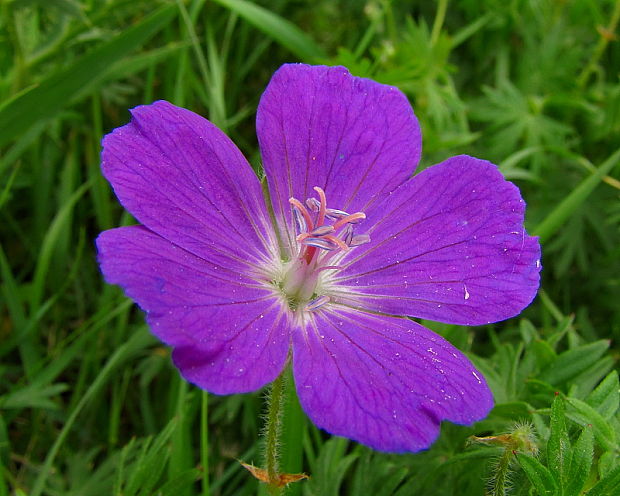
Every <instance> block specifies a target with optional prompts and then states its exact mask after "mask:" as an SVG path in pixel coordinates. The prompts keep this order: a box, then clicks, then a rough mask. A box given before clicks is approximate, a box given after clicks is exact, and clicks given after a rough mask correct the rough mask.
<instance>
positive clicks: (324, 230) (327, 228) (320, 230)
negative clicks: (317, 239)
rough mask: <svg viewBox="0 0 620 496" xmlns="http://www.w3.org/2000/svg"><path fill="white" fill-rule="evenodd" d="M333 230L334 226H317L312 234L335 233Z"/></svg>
mask: <svg viewBox="0 0 620 496" xmlns="http://www.w3.org/2000/svg"><path fill="white" fill-rule="evenodd" d="M333 232H334V226H321V227H317V228H316V229H315V230H314V231H312V232H311V233H310V234H312V236H325V235H326V234H329V233H333Z"/></svg>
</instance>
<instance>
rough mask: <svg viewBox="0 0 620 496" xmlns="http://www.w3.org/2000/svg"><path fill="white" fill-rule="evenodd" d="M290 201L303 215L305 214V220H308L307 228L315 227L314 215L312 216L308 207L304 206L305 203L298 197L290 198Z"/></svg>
mask: <svg viewBox="0 0 620 496" xmlns="http://www.w3.org/2000/svg"><path fill="white" fill-rule="evenodd" d="M288 202H289V203H290V204H291V205H293V207H294V208H296V209H297V210H299V213H300V214H301V215H303V217H304V220H305V221H306V227H307V229H310V230H312V229H314V222H312V217H310V213H309V212H308V210H306V207H304V206H303V204H302V203H301V202H300V201H299V200H297V199H296V198H289V199H288Z"/></svg>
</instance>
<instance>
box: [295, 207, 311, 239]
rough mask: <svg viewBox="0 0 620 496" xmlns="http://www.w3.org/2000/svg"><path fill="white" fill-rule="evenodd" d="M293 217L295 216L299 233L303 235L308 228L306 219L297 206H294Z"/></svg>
mask: <svg viewBox="0 0 620 496" xmlns="http://www.w3.org/2000/svg"><path fill="white" fill-rule="evenodd" d="M293 217H294V218H295V227H297V234H299V235H301V234H302V233H305V232H306V231H307V230H308V226H307V225H306V220H305V219H304V216H303V215H302V214H301V212H300V211H299V209H298V208H297V207H293Z"/></svg>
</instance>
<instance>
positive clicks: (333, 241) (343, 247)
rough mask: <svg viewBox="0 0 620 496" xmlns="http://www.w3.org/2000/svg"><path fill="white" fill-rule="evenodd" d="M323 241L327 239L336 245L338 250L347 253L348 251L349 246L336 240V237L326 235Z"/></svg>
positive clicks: (338, 239)
mask: <svg viewBox="0 0 620 496" xmlns="http://www.w3.org/2000/svg"><path fill="white" fill-rule="evenodd" d="M323 239H327V240H329V241H331V242H332V243H335V244H336V245H338V248H340V249H341V250H344V251H347V250H348V249H349V246H348V245H347V244H346V243H345V242H344V241H342V240H341V239H340V238H337V237H336V236H330V235H327V236H325V237H324V238H323Z"/></svg>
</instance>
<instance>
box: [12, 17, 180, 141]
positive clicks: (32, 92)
mask: <svg viewBox="0 0 620 496" xmlns="http://www.w3.org/2000/svg"><path fill="white" fill-rule="evenodd" d="M175 14H176V9H175V8H174V7H173V6H165V7H162V8H161V9H159V10H156V11H155V12H154V13H153V14H151V15H150V16H148V17H146V18H145V19H144V20H143V21H141V22H139V23H137V24H135V25H134V26H133V27H131V28H129V29H127V30H126V31H124V32H123V33H121V34H120V35H118V36H117V37H116V38H114V39H112V40H111V41H109V42H107V43H105V44H103V45H100V46H98V47H97V48H95V49H93V50H92V51H90V52H89V53H87V54H86V55H84V56H83V57H81V58H80V59H78V60H77V61H76V62H74V63H73V64H72V65H70V66H69V67H67V68H65V69H63V70H61V71H60V72H58V73H56V74H54V75H52V76H50V77H48V78H46V79H44V80H43V81H42V82H41V83H40V84H38V85H36V86H34V87H32V88H30V89H28V90H26V91H24V92H22V93H20V94H19V95H17V96H16V97H15V98H13V99H12V100H9V101H8V102H7V103H6V104H5V105H3V106H2V107H0V147H2V146H4V145H6V144H7V143H9V142H10V141H11V140H12V139H14V138H15V137H17V136H19V135H21V134H22V133H24V132H26V131H28V130H29V129H30V128H31V127H32V126H33V125H34V124H36V123H38V122H40V121H41V120H45V119H50V118H52V117H54V116H55V115H56V114H58V112H60V111H61V110H62V109H64V108H65V107H66V106H67V104H68V103H69V102H71V101H72V100H73V98H74V96H75V94H77V93H78V92H80V90H81V89H82V88H83V87H84V86H86V85H88V84H89V83H90V82H92V81H93V80H94V79H96V78H98V77H102V76H103V75H105V74H106V73H107V71H109V70H110V69H111V67H112V66H113V64H114V63H115V62H117V61H118V60H120V59H121V58H122V57H124V56H125V55H126V54H128V53H129V52H131V51H133V50H134V49H136V48H138V47H139V46H140V45H142V44H143V43H144V42H145V41H147V40H148V39H149V38H151V37H152V36H153V35H154V34H155V33H157V32H158V31H160V30H161V29H162V28H163V27H164V26H166V25H167V24H168V23H169V22H170V21H171V20H172V19H173V18H174V16H175Z"/></svg>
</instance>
